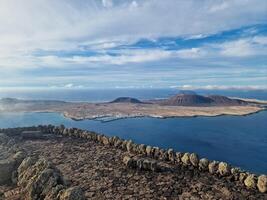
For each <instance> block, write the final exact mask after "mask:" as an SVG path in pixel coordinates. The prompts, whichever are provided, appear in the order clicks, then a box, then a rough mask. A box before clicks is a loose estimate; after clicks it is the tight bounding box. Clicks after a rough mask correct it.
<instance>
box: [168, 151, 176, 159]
mask: <svg viewBox="0 0 267 200" xmlns="http://www.w3.org/2000/svg"><path fill="white" fill-rule="evenodd" d="M168 160H170V161H174V160H175V153H174V151H173V149H168Z"/></svg>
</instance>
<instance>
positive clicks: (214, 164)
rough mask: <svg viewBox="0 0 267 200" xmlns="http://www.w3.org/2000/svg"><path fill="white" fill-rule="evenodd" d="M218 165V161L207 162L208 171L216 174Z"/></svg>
mask: <svg viewBox="0 0 267 200" xmlns="http://www.w3.org/2000/svg"><path fill="white" fill-rule="evenodd" d="M218 165H219V162H217V161H212V162H211V163H210V164H209V172H210V173H211V174H216V173H217V171H218Z"/></svg>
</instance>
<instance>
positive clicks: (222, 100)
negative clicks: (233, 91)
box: [208, 95, 248, 105]
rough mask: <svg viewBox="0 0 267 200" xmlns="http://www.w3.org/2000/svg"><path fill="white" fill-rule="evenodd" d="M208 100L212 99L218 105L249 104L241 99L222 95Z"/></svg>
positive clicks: (213, 96) (212, 96) (211, 96)
mask: <svg viewBox="0 0 267 200" xmlns="http://www.w3.org/2000/svg"><path fill="white" fill-rule="evenodd" d="M208 98H210V99H212V100H213V101H214V103H215V104H217V105H246V104H248V103H247V102H245V101H243V100H240V99H231V98H229V97H226V96H221V95H210V96H208Z"/></svg>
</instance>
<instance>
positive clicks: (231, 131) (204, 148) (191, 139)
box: [0, 89, 267, 174]
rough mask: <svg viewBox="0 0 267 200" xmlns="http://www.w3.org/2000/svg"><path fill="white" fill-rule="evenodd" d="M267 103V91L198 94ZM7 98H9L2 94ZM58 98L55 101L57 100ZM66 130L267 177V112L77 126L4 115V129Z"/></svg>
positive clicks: (66, 96) (149, 94)
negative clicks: (187, 155)
mask: <svg viewBox="0 0 267 200" xmlns="http://www.w3.org/2000/svg"><path fill="white" fill-rule="evenodd" d="M198 92H199V93H201V94H222V95H227V96H238V97H245V98H257V99H263V100H267V93H266V91H265V92H264V91H253V92H252V91H198ZM176 93H177V90H172V89H166V90H163V89H157V90H155V89H152V90H108V91H104V90H95V91H92V90H90V91H87V92H86V93H85V91H75V92H72V91H61V92H58V93H56V94H52V93H21V94H20V93H16V94H14V95H13V96H12V95H11V96H10V94H9V97H23V98H31V99H60V100H69V101H107V100H108V101H109V100H112V99H114V98H116V97H118V96H132V97H136V98H140V99H151V98H164V97H168V96H171V95H173V94H176ZM2 95H3V94H2ZM53 95H54V96H53ZM39 124H54V125H59V124H64V125H66V126H68V127H78V128H82V129H87V130H93V131H96V132H99V133H104V134H106V135H109V136H113V135H116V136H119V137H121V138H124V139H132V140H133V141H135V142H137V143H144V144H149V145H152V146H159V147H162V148H173V149H175V150H176V151H182V152H197V153H198V154H199V155H200V156H201V157H207V158H208V159H214V160H219V161H227V162H229V163H231V164H232V165H234V166H239V167H241V168H243V169H246V170H249V171H252V172H255V173H265V174H266V173H267V111H263V112H259V113H256V114H252V115H248V116H219V117H193V118H168V119H155V118H147V117H144V118H128V119H120V120H115V121H110V122H101V121H97V120H84V121H73V120H71V119H66V118H64V117H63V116H62V115H60V114H57V113H0V127H1V128H7V127H17V126H31V125H39Z"/></svg>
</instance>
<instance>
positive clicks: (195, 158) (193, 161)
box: [190, 153, 199, 167]
mask: <svg viewBox="0 0 267 200" xmlns="http://www.w3.org/2000/svg"><path fill="white" fill-rule="evenodd" d="M190 162H191V164H192V165H193V166H194V167H197V166H198V162H199V158H198V155H197V154H195V153H191V154H190Z"/></svg>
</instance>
